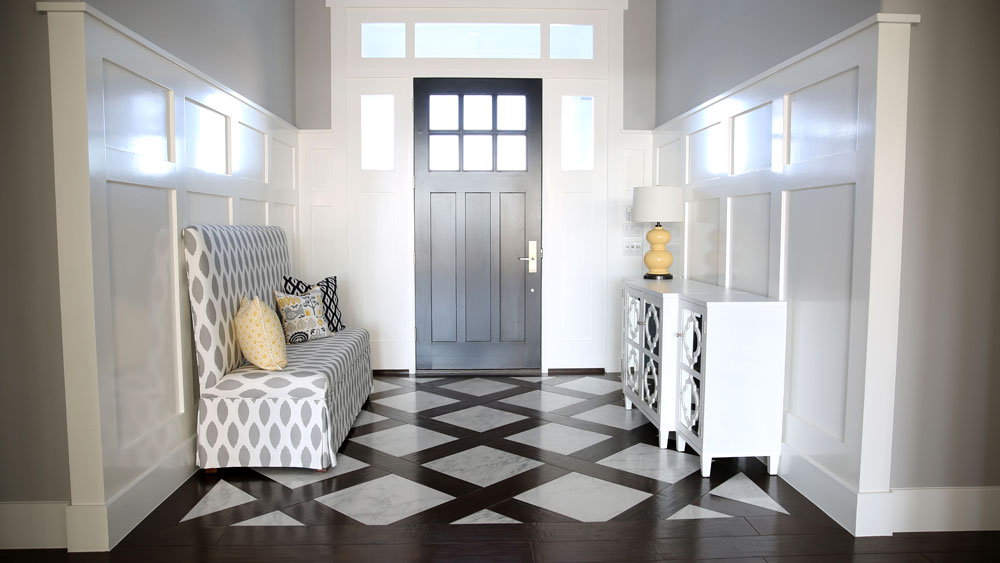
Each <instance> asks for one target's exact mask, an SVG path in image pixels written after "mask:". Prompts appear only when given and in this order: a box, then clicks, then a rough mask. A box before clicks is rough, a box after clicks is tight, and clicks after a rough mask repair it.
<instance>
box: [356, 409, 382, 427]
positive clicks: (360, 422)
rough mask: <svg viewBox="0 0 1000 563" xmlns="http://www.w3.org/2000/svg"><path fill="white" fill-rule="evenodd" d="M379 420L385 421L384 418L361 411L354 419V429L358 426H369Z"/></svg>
mask: <svg viewBox="0 0 1000 563" xmlns="http://www.w3.org/2000/svg"><path fill="white" fill-rule="evenodd" d="M381 420H386V418H385V417H384V416H382V415H380V414H376V413H373V412H371V411H361V412H360V413H358V417H357V418H355V419H354V428H357V427H358V426H364V425H366V424H371V423H373V422H379V421H381Z"/></svg>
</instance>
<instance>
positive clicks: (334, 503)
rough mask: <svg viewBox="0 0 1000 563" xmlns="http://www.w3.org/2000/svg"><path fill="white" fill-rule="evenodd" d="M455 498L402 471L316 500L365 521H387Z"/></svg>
mask: <svg viewBox="0 0 1000 563" xmlns="http://www.w3.org/2000/svg"><path fill="white" fill-rule="evenodd" d="M452 498H454V497H452V496H451V495H447V494H445V493H442V492H441V491H438V490H436V489H432V488H430V487H425V486H424V485H421V484H420V483H414V482H413V481H410V480H409V479H404V478H402V477H400V476H398V475H386V476H384V477H379V478H378V479H374V480H372V481H368V482H365V483H361V484H360V485H355V486H353V487H348V488H346V489H343V490H340V491H337V492H334V493H330V494H328V495H324V496H321V497H319V498H317V499H316V501H317V502H320V503H322V504H324V505H326V506H328V507H330V508H332V509H334V510H336V511H337V512H339V513H341V514H344V515H346V516H350V517H351V518H353V519H355V520H357V521H359V522H361V523H363V524H369V525H383V524H391V523H393V522H396V521H397V520H402V519H403V518H406V517H408V516H412V515H414V514H417V513H418V512H423V511H424V510H427V509H428V508H433V507H435V506H437V505H439V504H442V503H445V502H448V501H449V500H451V499H452Z"/></svg>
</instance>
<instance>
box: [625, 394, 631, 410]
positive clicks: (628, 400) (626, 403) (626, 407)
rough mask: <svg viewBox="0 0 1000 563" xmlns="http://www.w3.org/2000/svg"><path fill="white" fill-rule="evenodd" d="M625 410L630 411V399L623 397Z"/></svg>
mask: <svg viewBox="0 0 1000 563" xmlns="http://www.w3.org/2000/svg"><path fill="white" fill-rule="evenodd" d="M625 409H626V410H632V399H629V398H628V397H625Z"/></svg>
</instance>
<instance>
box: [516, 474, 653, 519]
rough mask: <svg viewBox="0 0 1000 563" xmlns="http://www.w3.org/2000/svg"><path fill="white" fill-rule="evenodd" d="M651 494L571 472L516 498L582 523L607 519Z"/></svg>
mask: <svg viewBox="0 0 1000 563" xmlns="http://www.w3.org/2000/svg"><path fill="white" fill-rule="evenodd" d="M651 496H652V495H650V494H649V493H646V492H643V491H637V490H635V489H630V488H628V487H623V486H621V485H618V484H615V483H609V482H608V481H604V480H602V479H595V478H593V477H589V476H587V475H581V474H579V473H569V474H567V475H563V476H562V477H560V478H558V479H555V480H553V481H549V482H548V483H545V484H544V485H541V486H539V487H535V488H534V489H531V490H529V491H525V492H523V493H521V494H519V495H517V496H516V497H514V498H516V499H517V500H520V501H524V502H527V503H530V504H533V505H535V506H540V507H542V508H544V509H546V510H552V511H554V512H558V513H559V514H563V515H565V516H569V517H570V518H575V519H576V520H579V521H581V522H606V521H608V520H610V519H611V518H614V517H615V516H617V515H619V514H621V513H622V512H625V511H626V510H628V509H630V508H632V507H633V506H635V505H636V504H638V503H639V502H642V501H643V500H646V499H647V498H649V497H651Z"/></svg>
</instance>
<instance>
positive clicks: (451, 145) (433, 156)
mask: <svg viewBox="0 0 1000 563" xmlns="http://www.w3.org/2000/svg"><path fill="white" fill-rule="evenodd" d="M427 152H428V153H429V157H428V159H427V160H428V163H427V169H428V170H458V135H431V137H430V143H429V144H428V147H427Z"/></svg>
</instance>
